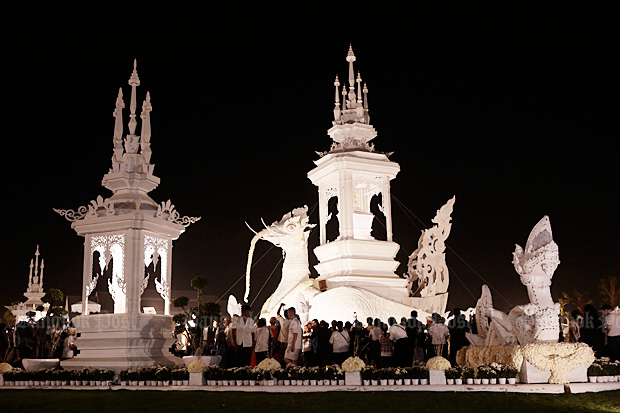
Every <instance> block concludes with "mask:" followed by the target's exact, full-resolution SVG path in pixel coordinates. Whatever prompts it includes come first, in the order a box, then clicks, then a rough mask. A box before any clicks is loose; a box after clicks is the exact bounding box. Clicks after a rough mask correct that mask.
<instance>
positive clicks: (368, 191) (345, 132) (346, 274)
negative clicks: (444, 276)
mask: <svg viewBox="0 0 620 413" xmlns="http://www.w3.org/2000/svg"><path fill="white" fill-rule="evenodd" d="M355 60H356V58H355V55H354V54H353V49H352V48H349V52H348V54H347V62H349V78H348V82H349V88H348V92H347V87H346V85H343V86H342V92H340V88H339V87H340V81H339V80H338V77H336V81H335V82H334V85H335V86H336V94H335V107H334V121H333V126H332V128H331V129H329V130H328V131H327V133H328V134H329V136H330V137H331V138H332V139H333V144H332V146H331V149H330V151H329V152H325V153H322V154H320V155H322V156H321V158H320V159H318V160H317V161H315V164H316V168H314V169H313V170H312V171H310V172H309V173H308V178H310V180H311V181H312V183H313V184H315V185H316V186H318V189H319V230H320V245H319V246H318V247H316V248H315V249H314V253H315V254H316V256H317V258H318V259H319V264H318V265H317V266H316V267H315V268H316V270H317V271H318V273H319V275H320V276H319V278H318V280H319V281H325V282H326V283H327V287H328V288H334V287H338V286H355V287H359V288H364V289H368V290H371V291H374V292H376V293H378V294H381V295H387V296H390V297H391V298H394V297H395V295H396V296H400V297H401V298H407V297H408V294H407V290H406V286H407V281H406V280H404V279H402V278H400V277H398V276H397V275H396V274H395V273H394V271H395V270H396V268H397V267H398V262H397V261H395V260H394V257H395V256H396V253H397V252H398V249H399V246H398V244H396V243H395V242H393V241H392V210H391V205H390V180H392V179H394V178H395V177H396V174H398V172H399V171H400V166H399V165H398V164H397V163H395V162H392V161H390V160H389V159H388V155H387V154H384V153H378V152H375V150H374V146H373V145H372V144H371V143H370V141H371V140H372V139H373V138H374V137H375V136H377V132H376V131H375V128H374V127H372V125H370V116H369V115H368V99H367V96H368V95H367V93H368V89H367V87H366V84H364V86H363V87H362V79H361V76H360V73H359V72H358V73H357V77H356V76H355V71H354V69H353V62H354V61H355ZM356 83H357V92H356ZM341 94H342V102H341V101H340V95H341ZM375 195H380V196H381V203H380V205H379V208H380V210H381V212H383V214H384V215H385V222H386V233H387V239H386V240H376V239H374V238H373V237H372V235H371V229H372V222H373V220H374V215H373V214H372V213H371V211H370V204H371V200H372V197H373V196H375ZM332 197H337V199H338V225H339V233H340V235H339V236H338V238H337V239H336V240H334V241H332V242H327V234H326V226H327V222H328V221H329V219H330V218H331V216H330V214H329V211H328V203H329V200H330V198H332Z"/></svg>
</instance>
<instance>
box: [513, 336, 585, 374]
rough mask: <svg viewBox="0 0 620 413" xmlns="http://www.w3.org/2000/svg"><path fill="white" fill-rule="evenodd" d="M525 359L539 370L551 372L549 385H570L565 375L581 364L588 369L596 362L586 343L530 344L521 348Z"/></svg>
mask: <svg viewBox="0 0 620 413" xmlns="http://www.w3.org/2000/svg"><path fill="white" fill-rule="evenodd" d="M521 351H522V352H523V357H525V359H526V360H527V361H528V362H529V363H530V364H532V365H533V366H534V367H536V368H537V369H539V370H550V371H551V377H549V383H555V384H565V383H568V380H567V379H566V376H565V375H564V373H566V372H568V371H571V370H573V369H574V368H576V367H578V366H579V365H581V364H585V367H586V368H588V367H589V366H590V365H591V364H592V363H593V362H594V360H595V357H594V351H593V350H592V348H590V346H588V345H587V344H586V343H530V344H526V345H524V346H522V347H521Z"/></svg>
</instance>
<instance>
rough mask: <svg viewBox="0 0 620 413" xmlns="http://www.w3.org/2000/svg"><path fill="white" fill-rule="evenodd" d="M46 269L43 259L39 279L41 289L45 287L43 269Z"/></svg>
mask: <svg viewBox="0 0 620 413" xmlns="http://www.w3.org/2000/svg"><path fill="white" fill-rule="evenodd" d="M44 268H45V260H44V259H41V276H40V277H39V287H43V269H44Z"/></svg>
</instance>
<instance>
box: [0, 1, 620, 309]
mask: <svg viewBox="0 0 620 413" xmlns="http://www.w3.org/2000/svg"><path fill="white" fill-rule="evenodd" d="M21 3H22V4H20V5H17V6H15V5H13V6H10V7H9V8H7V9H5V12H4V19H3V21H4V22H3V32H4V36H3V62H4V63H3V65H2V71H3V75H2V77H1V79H2V90H3V91H4V104H3V107H4V110H3V112H2V117H3V122H2V123H3V126H4V127H3V135H4V136H3V151H2V154H3V158H4V161H3V162H2V176H3V177H4V182H3V185H4V188H5V189H4V191H3V192H4V195H3V202H2V204H1V205H2V217H3V218H4V225H3V226H4V231H3V233H4V237H5V241H4V243H3V244H4V245H5V247H4V248H3V249H2V251H3V257H2V265H1V266H0V279H1V280H2V289H1V290H0V303H1V304H3V305H4V304H8V303H9V302H11V301H15V300H20V299H22V298H23V297H22V296H21V294H22V293H23V291H24V290H25V287H26V283H27V272H28V263H29V260H30V258H31V257H32V254H33V252H34V249H35V246H36V244H39V245H40V246H41V252H42V255H43V257H44V258H45V262H46V281H45V287H46V288H50V287H58V288H60V289H62V290H63V291H65V292H66V293H68V294H72V295H78V294H79V291H80V288H81V268H82V248H83V240H82V239H81V238H79V237H78V236H77V235H76V234H75V233H74V232H73V230H71V228H70V226H69V223H68V222H67V221H65V220H64V218H61V217H60V216H58V215H56V214H55V213H54V212H53V211H52V208H63V209H67V208H73V209H77V207H79V206H81V205H85V204H87V203H88V202H89V201H90V200H91V199H94V198H96V196H97V195H102V196H104V197H107V196H109V195H110V192H109V191H108V190H107V189H105V188H103V187H101V185H100V182H101V178H102V177H103V175H104V174H105V173H106V172H107V170H108V168H109V167H110V162H111V161H110V159H111V155H112V132H113V124H114V120H113V117H112V112H113V109H114V102H115V99H116V95H117V92H118V88H119V86H122V87H123V88H124V90H125V94H126V96H128V94H129V87H128V85H127V80H128V78H129V75H130V74H131V70H132V62H133V59H134V58H137V59H138V72H139V75H140V80H141V86H140V87H139V88H138V99H139V100H140V101H141V100H142V99H143V98H144V94H145V93H146V91H147V90H149V91H150V93H151V97H152V105H153V112H152V114H151V118H152V129H153V134H152V139H151V142H152V150H153V157H152V162H153V163H155V165H156V167H155V175H157V176H159V177H160V178H161V185H160V186H159V187H158V188H157V189H156V190H155V191H153V192H152V193H151V196H152V197H153V199H155V201H157V202H161V201H165V200H167V199H171V200H172V202H173V203H174V204H175V205H176V206H177V209H178V210H179V211H180V212H181V213H182V214H184V215H191V216H202V220H201V221H200V222H199V223H197V224H195V225H192V226H190V227H189V228H188V230H187V232H186V233H185V234H183V235H182V236H181V238H180V239H179V240H177V241H176V242H175V244H174V250H173V251H174V256H173V289H183V290H186V289H189V279H191V277H193V276H194V275H204V276H206V277H207V278H209V279H210V281H211V284H210V286H209V291H208V292H209V293H210V294H214V295H218V296H219V295H221V294H223V293H224V292H225V291H226V290H227V289H228V288H229V287H230V286H231V285H232V284H233V283H234V282H235V281H236V280H237V279H238V278H239V277H240V276H241V275H242V274H243V272H244V269H245V263H246V257H247V250H248V247H249V242H250V239H251V235H252V234H251V233H250V232H249V230H248V229H247V228H246V226H245V224H244V221H248V222H249V223H250V224H251V225H253V226H255V227H258V226H259V225H260V218H261V217H263V218H264V219H265V221H266V222H272V221H274V220H276V219H279V218H280V217H281V216H282V215H283V214H284V213H286V212H288V211H290V210H291V209H292V208H295V207H298V206H301V205H304V204H307V205H309V206H312V205H314V204H315V202H316V201H317V198H318V196H317V191H316V188H315V187H314V186H313V185H312V183H311V182H310V181H309V180H308V178H307V177H306V174H307V172H308V171H309V170H310V169H312V168H313V166H314V165H313V160H315V159H317V155H316V154H315V152H314V151H325V150H328V149H329V145H330V142H331V141H330V139H329V137H328V136H327V134H326V131H327V129H328V128H329V127H330V126H331V120H332V116H333V113H332V109H333V94H334V87H333V80H334V75H335V74H336V73H338V74H340V77H341V79H344V78H345V77H346V74H347V63H346V61H345V56H346V52H347V48H348V45H349V42H352V44H353V48H354V51H355V54H356V56H357V62H356V70H357V69H359V70H360V71H361V75H362V78H363V79H364V81H366V82H367V83H368V88H369V90H370V92H369V95H368V98H369V103H370V114H371V123H372V124H373V126H374V127H375V128H376V129H377V131H378V136H377V138H375V140H374V143H375V146H376V148H377V150H379V151H385V152H390V151H394V155H392V157H391V159H392V160H393V161H395V162H398V163H399V164H400V166H401V172H400V173H399V174H398V176H397V178H396V179H395V180H394V181H392V193H393V195H394V196H395V197H396V198H397V199H398V200H399V201H401V202H402V203H403V204H404V205H406V206H407V208H409V209H410V210H411V211H412V212H413V213H414V214H415V215H416V216H417V217H419V218H420V219H421V220H422V221H424V223H425V224H426V225H430V224H431V223H430V220H431V219H432V218H433V216H434V214H435V211H436V210H437V209H438V208H439V207H441V205H443V204H444V203H445V202H446V201H447V200H448V199H449V198H451V197H452V196H453V195H456V204H455V207H454V213H453V214H452V217H453V227H452V233H451V235H450V238H449V239H448V245H449V246H450V248H452V249H453V250H454V251H455V252H456V253H457V254H458V256H460V257H461V258H463V260H464V261H465V262H466V263H467V264H465V263H464V262H463V261H462V260H460V259H459V258H458V257H457V256H456V255H455V254H453V253H452V252H449V253H448V255H447V261H448V265H449V267H450V269H451V271H452V273H451V277H452V278H451V285H450V294H451V295H450V300H449V306H451V307H452V306H462V307H467V306H469V305H473V304H474V303H475V299H474V298H473V297H472V295H470V293H469V292H468V291H467V289H469V290H470V291H471V292H472V293H473V295H474V296H476V297H477V296H478V295H479V292H480V287H481V285H482V284H483V280H482V278H484V279H485V280H486V281H487V282H488V283H489V284H490V285H491V286H492V287H494V288H495V289H496V291H494V301H495V303H496V305H497V306H498V307H499V308H502V309H508V308H509V307H510V306H509V304H510V305H516V304H519V303H523V302H525V301H526V300H527V297H526V290H525V288H524V287H523V286H522V285H521V283H520V282H519V280H518V276H517V274H516V273H515V271H514V269H513V268H512V265H511V262H510V261H511V258H512V257H511V252H512V251H513V249H514V244H515V243H519V244H521V245H523V244H524V243H525V241H526V239H527V236H528V234H529V231H530V230H531V229H532V227H533V226H534V225H535V224H536V222H538V220H539V219H540V218H542V217H543V216H544V215H546V214H547V215H549V216H550V219H551V224H552V228H553V231H554V238H555V240H556V242H557V243H558V245H559V247H560V259H561V264H560V266H559V267H558V269H557V271H556V273H555V276H554V280H553V285H552V292H553V294H554V296H555V297H556V298H557V297H558V296H559V294H560V293H561V292H562V291H569V290H573V289H580V290H586V291H590V292H591V295H592V296H593V297H594V298H595V300H596V301H597V302H598V296H597V294H596V291H597V289H596V287H595V284H596V283H597V281H598V279H599V278H600V277H603V276H606V275H611V274H616V275H618V274H619V272H620V271H619V270H620V259H618V249H619V248H620V242H619V241H618V233H619V232H620V219H619V218H618V215H617V212H616V211H617V202H618V199H619V195H618V180H619V178H620V173H619V172H618V151H617V140H618V98H617V97H618V96H619V95H620V87H619V82H618V73H620V71H619V69H620V67H619V62H618V39H619V38H620V36H619V34H620V33H618V27H619V24H618V23H619V22H618V17H617V16H618V8H617V7H615V6H614V2H576V1H564V2H532V3H530V2H476V3H473V2H451V3H446V2H414V3H413V4H410V5H409V6H407V8H403V6H402V4H403V3H400V2H398V3H393V4H391V5H390V3H386V2H380V4H381V6H380V7H376V8H369V7H367V6H365V5H362V4H361V3H358V2H346V3H345V2H343V3H335V2H330V3H326V4H325V5H321V4H320V3H306V6H297V7H296V8H294V9H293V8H290V9H289V8H287V7H285V6H283V5H277V4H275V3H262V2H261V3H257V2H252V3H248V4H244V3H234V4H232V3H231V2H220V3H218V4H213V2H196V1H187V2H163V1H152V2H146V1H145V2H138V3H130V2H121V3H118V4H113V3H108V2H105V3H98V4H99V8H98V9H95V8H93V6H88V7H86V6H85V4H86V3H78V2H76V3H64V2H63V3H57V2H40V3H37V2H34V3H31V2H28V3H25V2H21ZM3 7H4V6H3ZM127 112H128V111H127V110H125V114H127ZM392 213H393V221H394V237H395V241H397V242H398V243H400V245H401V252H400V253H399V255H398V258H399V259H400V260H401V261H405V260H406V257H407V255H408V254H410V253H411V252H412V251H413V250H414V249H415V248H416V245H417V240H418V237H419V233H420V232H419V229H418V228H416V226H415V225H414V223H413V222H412V221H411V220H410V219H409V217H408V216H407V215H406V214H405V213H404V212H403V210H401V209H400V208H399V207H398V205H397V202H393V212H392ZM317 220H318V217H317V214H316V212H315V213H314V214H313V215H312V216H311V221H312V222H317ZM414 221H415V219H414ZM417 225H418V227H419V226H420V224H419V223H418V224H417ZM317 243H318V234H313V235H312V237H311V238H310V244H311V246H315V245H316V244H317ZM269 247H270V244H268V243H262V244H261V243H259V244H258V245H257V250H256V252H255V258H257V257H259V256H260V255H262V254H263V253H265V252H266V251H267V250H268V249H269ZM280 257H281V254H280V252H279V250H277V249H275V248H274V249H273V250H272V251H270V252H269V253H268V254H267V255H266V256H265V258H264V259H263V260H262V261H261V262H260V263H259V264H258V265H256V267H255V268H254V270H253V279H254V280H255V281H254V282H255V284H253V285H254V286H255V287H253V291H254V292H257V291H258V290H259V288H260V286H261V285H262V284H263V282H264V280H265V279H266V278H267V276H268V275H269V273H270V272H271V271H272V269H273V267H274V266H275V265H276V263H277V262H278V260H279V259H280ZM311 259H313V260H315V258H314V257H311ZM402 270H403V267H401V268H399V272H402ZM279 274H280V272H279V269H278V270H277V271H276V273H275V275H274V277H272V279H271V280H270V282H269V283H268V284H267V286H266V288H265V289H264V290H263V293H262V294H261V295H260V296H259V297H258V298H257V299H256V305H258V304H260V303H262V302H263V301H264V299H265V298H266V297H267V296H268V295H269V294H270V292H271V291H272V290H273V289H274V288H275V286H276V284H277V282H278V277H279ZM459 279H460V280H461V281H462V283H461V282H460V281H459ZM151 282H152V281H151ZM463 284H465V285H466V286H467V289H466V288H465V287H464V286H463ZM149 288H154V286H153V285H150V286H149ZM97 290H99V291H101V292H102V293H104V292H105V290H106V285H105V284H104V283H100V285H99V286H98V288H97ZM270 290H271V291H270ZM232 292H233V293H234V294H236V295H237V297H240V296H242V294H243V283H242V282H240V283H239V284H238V285H237V287H236V288H234V289H233V290H232ZM499 294H501V295H502V296H503V297H505V298H506V299H507V301H508V302H509V303H508V302H506V301H504V300H503V299H502V298H501V297H500V295H499ZM254 298H255V297H254V296H251V298H250V300H251V301H252V300H254Z"/></svg>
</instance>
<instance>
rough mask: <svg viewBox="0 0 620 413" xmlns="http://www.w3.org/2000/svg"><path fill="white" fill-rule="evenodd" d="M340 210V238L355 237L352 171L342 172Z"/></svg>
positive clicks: (339, 185)
mask: <svg viewBox="0 0 620 413" xmlns="http://www.w3.org/2000/svg"><path fill="white" fill-rule="evenodd" d="M338 211H339V213H340V217H339V221H340V222H339V225H340V239H352V238H353V177H352V174H351V172H348V171H342V172H340V179H339V182H338Z"/></svg>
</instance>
